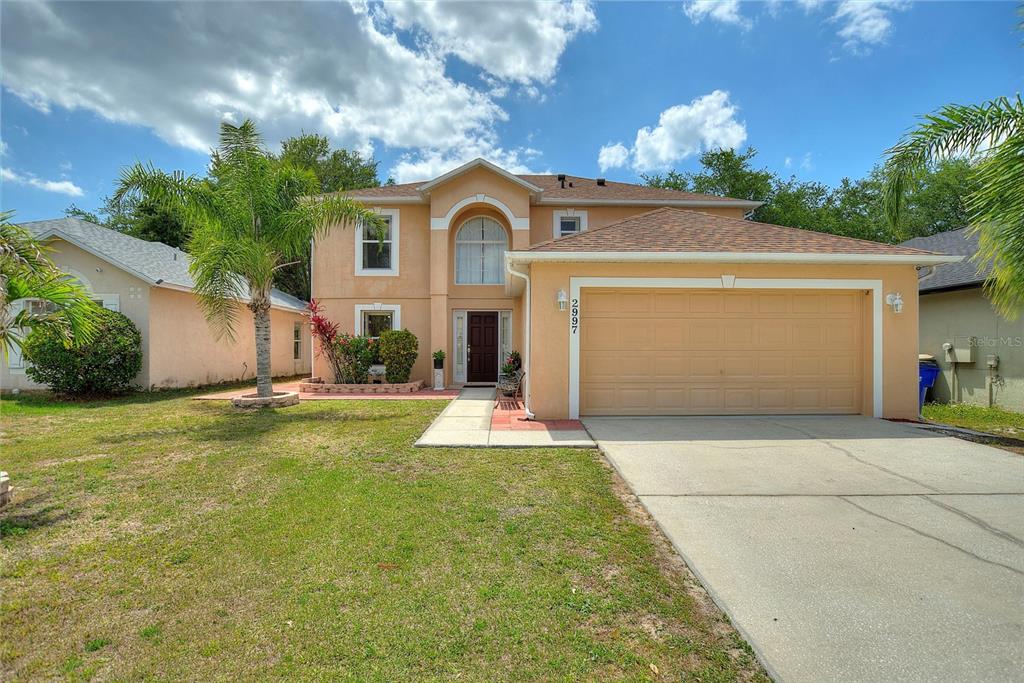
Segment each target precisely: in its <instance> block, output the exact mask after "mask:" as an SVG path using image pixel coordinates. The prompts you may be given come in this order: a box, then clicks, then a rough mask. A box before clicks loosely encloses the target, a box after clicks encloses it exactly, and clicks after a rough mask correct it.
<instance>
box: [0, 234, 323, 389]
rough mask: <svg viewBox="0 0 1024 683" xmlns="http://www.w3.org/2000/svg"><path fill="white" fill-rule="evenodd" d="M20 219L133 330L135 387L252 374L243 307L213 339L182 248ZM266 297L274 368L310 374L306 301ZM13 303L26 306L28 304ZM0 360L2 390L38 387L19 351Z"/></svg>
mask: <svg viewBox="0 0 1024 683" xmlns="http://www.w3.org/2000/svg"><path fill="white" fill-rule="evenodd" d="M21 225H22V226H23V227H24V228H26V229H28V230H29V231H31V232H32V233H33V234H34V235H35V237H36V238H38V239H39V240H41V241H44V242H45V243H46V244H47V245H48V246H49V247H50V249H51V250H52V251H51V252H50V257H51V258H52V259H53V261H54V263H55V264H56V265H57V267H58V268H60V270H62V271H64V272H66V273H68V274H69V275H71V276H72V277H74V278H75V279H76V280H77V281H78V282H80V283H81V284H82V286H84V287H85V288H86V290H87V291H88V292H89V293H90V294H91V295H92V297H93V299H94V300H95V301H96V302H97V303H100V304H102V305H103V306H104V307H105V308H109V309H111V310H114V311H120V312H121V313H123V314H125V315H126V316H128V317H129V318H130V319H131V320H132V322H134V323H135V325H136V326H137V327H138V328H139V331H140V332H141V333H142V371H141V372H140V373H139V375H138V377H137V378H136V384H138V385H139V386H140V387H142V388H165V387H184V386H194V385H203V384H214V383H216V382H223V381H229V380H239V379H250V378H252V377H254V376H255V372H256V347H255V341H254V335H253V328H252V315H251V313H250V312H249V309H248V308H246V307H245V306H244V305H243V304H241V303H240V304H239V306H240V310H239V315H238V319H237V321H236V327H235V336H236V341H235V342H234V343H232V342H231V341H230V340H229V339H227V338H224V339H217V338H216V335H215V334H214V332H213V330H212V329H211V328H210V326H209V325H208V324H207V322H206V319H205V318H204V317H203V314H202V311H201V310H200V308H199V305H198V303H197V301H196V297H195V296H194V295H193V294H192V284H193V283H192V277H191V276H190V275H189V272H188V265H189V257H188V254H186V253H185V252H183V251H181V250H179V249H175V248H174V247H169V246H167V245H166V244H162V243H160V242H146V241H144V240H140V239H137V238H135V237H129V236H128V235H124V234H122V233H119V232H116V231H114V230H110V229H108V228H104V227H101V226H99V225H95V224H93V223H89V222H87V221H83V220H79V219H77V218H61V219H57V220H50V221H36V222H33V223H22V224H21ZM272 300H273V308H272V310H271V316H270V317H271V340H272V341H271V350H272V360H271V362H272V366H273V373H274V375H276V376H282V375H295V374H300V373H304V372H308V371H309V369H310V365H311V364H310V357H311V346H310V341H309V339H310V337H309V325H308V322H307V319H306V318H305V316H304V315H303V313H304V310H305V304H303V302H302V301H300V300H299V299H296V298H295V297H293V296H290V295H288V294H285V293H284V292H280V291H277V290H274V292H273V294H272ZM14 305H16V306H31V305H32V302H31V300H22V301H18V302H15V303H14ZM2 365H3V367H2V369H0V388H2V389H3V390H9V389H15V388H19V389H30V388H39V385H37V384H35V383H34V382H32V381H31V380H30V379H29V378H28V377H27V376H26V375H25V361H24V359H23V358H22V357H21V354H19V353H18V352H17V350H14V352H13V353H11V354H10V356H9V357H8V359H7V363H3V364H2Z"/></svg>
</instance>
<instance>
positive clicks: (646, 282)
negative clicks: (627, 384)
mask: <svg viewBox="0 0 1024 683" xmlns="http://www.w3.org/2000/svg"><path fill="white" fill-rule="evenodd" d="M588 287H605V288H623V289H625V288H639V289H859V290H869V291H871V294H872V297H871V299H872V325H871V336H872V344H871V346H872V350H871V392H872V397H871V398H872V413H873V415H874V416H875V417H882V281H881V280H850V279H829V278H741V277H736V276H734V275H722V276H721V277H717V278H707V277H702V278H686V277H681V278H672V277H666V278H653V277H570V278H569V290H570V294H569V303H570V310H569V418H570V419H572V420H578V419H579V417H580V324H581V318H580V290H581V289H585V288H588Z"/></svg>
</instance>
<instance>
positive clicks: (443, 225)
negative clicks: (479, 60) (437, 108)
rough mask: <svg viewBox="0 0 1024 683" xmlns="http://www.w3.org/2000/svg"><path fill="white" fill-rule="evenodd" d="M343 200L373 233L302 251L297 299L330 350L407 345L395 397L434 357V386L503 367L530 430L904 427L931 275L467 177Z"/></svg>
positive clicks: (718, 210) (875, 256)
mask: <svg viewBox="0 0 1024 683" xmlns="http://www.w3.org/2000/svg"><path fill="white" fill-rule="evenodd" d="M347 195H348V196H350V197H353V198H356V199H358V200H360V201H362V202H363V203H364V204H365V205H366V206H368V207H370V208H372V209H373V210H375V211H377V212H378V213H379V214H381V215H382V216H384V217H385V218H386V219H387V221H388V222H389V223H390V231H389V232H388V234H387V236H386V239H384V241H383V244H381V243H379V242H378V240H377V238H376V237H375V236H374V235H372V234H366V235H364V234H363V233H362V231H361V230H360V229H359V228H355V229H349V230H347V231H346V230H341V229H339V230H336V231H334V232H332V233H331V234H330V235H329V236H328V237H327V238H325V239H323V240H321V241H319V242H318V243H316V244H315V245H314V250H313V280H312V284H313V296H314V297H315V298H316V299H317V300H318V301H321V302H322V303H323V304H324V308H325V311H326V313H327V315H329V316H330V317H331V318H333V319H334V320H335V321H337V322H338V323H339V324H340V325H341V327H342V329H343V330H344V331H350V332H355V333H360V332H365V333H368V334H371V335H375V334H378V333H379V331H380V330H382V329H388V328H399V327H403V328H407V329H409V330H410V331H412V332H413V333H414V334H415V335H416V336H417V337H418V338H419V341H420V356H419V359H418V361H417V363H416V365H415V367H414V371H413V374H414V377H415V378H419V379H427V378H428V377H429V375H430V354H431V352H432V351H434V350H437V349H443V350H444V351H445V352H446V353H447V356H448V358H447V360H446V361H445V365H446V368H445V378H446V381H447V383H448V384H449V385H456V386H458V385H462V384H467V383H493V382H494V381H495V379H496V378H497V375H498V372H499V366H500V363H501V359H502V358H503V357H504V356H505V355H506V354H507V353H508V352H509V351H511V350H513V349H515V350H518V351H520V352H521V353H522V356H523V359H524V364H525V366H526V368H527V378H526V399H527V404H528V409H529V410H531V411H532V412H533V413H534V414H536V415H537V416H538V417H540V418H567V417H569V418H575V417H577V416H579V415H660V414H667V415H685V414H745V413H773V414H781V413H863V414H866V415H877V416H885V417H897V418H913V417H915V416H916V415H917V412H918V411H917V398H916V396H917V297H916V295H915V293H916V291H917V272H916V270H915V266H918V265H928V264H934V263H943V262H946V261H948V258H946V257H942V256H939V255H936V254H931V253H928V252H925V251H921V250H918V249H912V248H908V247H899V246H892V245H886V244H878V243H874V242H866V241H861V240H855V239H850V238H845V237H838V236H834V235H827V234H823V233H817V232H810V231H805V230H797V229H793V228H784V227H779V226H773V225H765V224H759V223H753V222H750V221H746V220H744V219H743V217H744V215H745V214H746V213H748V212H749V211H751V210H753V209H754V208H756V207H757V206H758V203H757V202H751V201H743V200H736V199H728V198H722V197H712V196H707V195H699V194H691V193H687V192H678V191H674V190H664V189H658V188H651V187H644V186H639V185H630V184H625V183H615V182H606V181H604V180H603V179H600V178H599V179H596V180H594V179H589V178H580V177H576V176H561V175H558V176H555V175H513V174H512V173H509V172H507V171H505V170H503V169H501V168H499V167H497V166H495V165H493V164H490V163H488V162H486V161H483V160H481V159H478V160H475V161H472V162H470V163H467V164H465V165H463V166H461V167H459V168H457V169H455V170H453V171H451V172H450V173H446V174H444V175H442V176H440V177H438V178H435V179H433V180H430V181H427V182H422V183H407V184H402V185H391V186H383V187H377V188H371V189H365V190H354V191H351V192H348V193H347ZM897 293H900V294H902V301H903V304H902V310H901V312H899V313H897V312H895V311H894V310H893V307H891V306H888V305H886V303H885V300H886V298H887V297H888V296H889V295H895V294H897ZM325 373H326V367H325V364H324V363H323V361H322V360H318V361H317V373H315V374H325Z"/></svg>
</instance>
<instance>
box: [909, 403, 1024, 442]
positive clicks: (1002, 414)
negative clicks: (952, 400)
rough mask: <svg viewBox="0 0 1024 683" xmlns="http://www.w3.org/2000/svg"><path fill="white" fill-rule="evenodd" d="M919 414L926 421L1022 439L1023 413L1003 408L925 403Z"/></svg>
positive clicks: (1023, 437)
mask: <svg viewBox="0 0 1024 683" xmlns="http://www.w3.org/2000/svg"><path fill="white" fill-rule="evenodd" d="M921 414H922V415H923V416H924V418H925V419H926V420H932V421H934V422H941V423H943V424H948V425H953V426H954V427H964V428H966V429H973V430H976V431H979V432H988V433H989V434H998V435H999V436H1010V437H1014V438H1017V439H1024V413H1017V412H1013V411H1012V410H1006V409H1004V408H998V407H995V408H986V407H983V406H974V405H969V404H966V403H959V404H945V403H926V404H925V406H924V408H923V409H922V411H921Z"/></svg>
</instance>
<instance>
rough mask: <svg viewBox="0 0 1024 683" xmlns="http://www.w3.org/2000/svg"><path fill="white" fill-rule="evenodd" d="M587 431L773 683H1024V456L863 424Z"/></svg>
mask: <svg viewBox="0 0 1024 683" xmlns="http://www.w3.org/2000/svg"><path fill="white" fill-rule="evenodd" d="M584 423H585V425H586V427H587V429H588V430H589V431H590V433H591V435H592V436H593V437H594V439H595V440H596V441H597V443H598V445H599V446H600V448H601V449H602V450H603V451H604V453H605V454H606V455H607V457H608V458H609V459H610V460H611V462H612V463H613V464H614V465H615V467H616V468H617V469H618V470H619V472H620V473H621V474H622V476H623V477H625V479H626V481H627V482H628V483H629V485H630V486H631V487H632V488H633V491H634V492H635V493H636V494H637V495H638V496H639V497H640V500H641V501H642V502H643V503H644V505H645V506H646V507H647V509H648V510H650V512H651V514H653V515H654V518H655V519H656V520H657V521H658V523H659V524H660V525H661V527H662V529H663V530H664V531H665V533H666V534H667V535H668V536H669V538H670V539H671V540H672V542H673V543H674V544H675V547H676V548H677V549H678V551H679V552H680V554H681V555H682V556H683V557H684V559H685V560H686V562H687V563H688V564H689V565H690V567H691V568H692V569H693V570H694V572H696V574H697V575H698V576H699V577H700V579H701V580H702V581H703V582H704V585H705V586H706V587H707V588H708V590H709V591H710V592H711V594H712V596H713V597H714V598H715V600H716V602H718V604H719V605H720V606H721V607H722V608H723V609H724V610H725V611H726V612H727V613H728V614H729V617H730V618H731V619H732V621H733V623H734V624H735V625H736V626H737V628H738V629H739V630H740V631H741V632H742V633H743V634H744V636H746V638H747V640H748V641H749V642H750V644H751V645H753V647H754V649H755V650H756V651H757V652H758V654H759V655H760V657H761V659H762V661H763V662H764V663H765V664H766V666H767V667H768V669H769V672H770V673H771V674H772V675H773V677H775V679H776V680H778V681H812V682H814V683H819V682H820V681H871V682H872V683H875V682H877V681H981V680H983V681H1011V680H1012V681H1020V680H1021V675H1022V674H1021V672H1022V671H1024V540H1022V539H1024V458H1022V457H1020V456H1017V455H1014V454H1012V453H1008V452H1006V451H1002V450H999V449H996V448H991V447H988V446H982V445H978V444H973V443H968V442H965V441H961V440H958V439H953V438H950V437H945V436H939V435H936V434H933V433H930V432H925V431H923V430H920V429H918V428H916V427H911V426H908V425H901V424H895V423H890V422H885V421H882V420H873V419H870V418H865V417H818V416H814V417H778V418H774V417H769V418H590V419H585V420H584Z"/></svg>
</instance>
